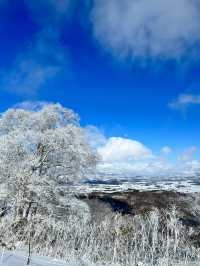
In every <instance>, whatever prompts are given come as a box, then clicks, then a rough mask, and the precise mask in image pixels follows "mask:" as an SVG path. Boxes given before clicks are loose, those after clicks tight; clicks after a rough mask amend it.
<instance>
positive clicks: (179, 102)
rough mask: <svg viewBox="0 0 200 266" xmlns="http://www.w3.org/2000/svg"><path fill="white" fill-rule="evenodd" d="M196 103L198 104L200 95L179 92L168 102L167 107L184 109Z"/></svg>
mask: <svg viewBox="0 0 200 266" xmlns="http://www.w3.org/2000/svg"><path fill="white" fill-rule="evenodd" d="M198 104H200V95H195V94H180V95H179V96H178V98H177V99H176V100H174V101H172V102H171V103H169V107H170V108H172V109H176V110H180V111H184V110H186V108H188V107H189V106H190V105H198Z"/></svg>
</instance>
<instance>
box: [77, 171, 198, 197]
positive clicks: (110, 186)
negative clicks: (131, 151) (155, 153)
mask: <svg viewBox="0 0 200 266" xmlns="http://www.w3.org/2000/svg"><path fill="white" fill-rule="evenodd" d="M199 180H200V177H199V175H198V176H189V177H188V176H185V177H183V176H174V177H163V176H162V177H152V176H151V177H149V176H148V177H144V176H143V177H141V176H136V177H130V176H127V177H124V178H121V177H120V176H117V175H110V176H100V177H98V178H97V179H89V180H87V181H86V182H84V183H83V184H82V185H80V186H77V187H76V188H75V189H76V190H77V191H79V192H86V193H87V192H97V191H98V192H107V193H109V192H110V193H112V192H119V191H127V190H139V191H155V190H164V191H177V192H183V193H200V181H199Z"/></svg>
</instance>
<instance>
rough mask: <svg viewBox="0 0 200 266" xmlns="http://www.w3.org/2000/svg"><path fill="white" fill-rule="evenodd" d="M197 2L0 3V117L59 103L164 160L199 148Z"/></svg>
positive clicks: (50, 0)
mask: <svg viewBox="0 0 200 266" xmlns="http://www.w3.org/2000/svg"><path fill="white" fill-rule="evenodd" d="M199 25H200V7H199V4H198V1H193V2H191V1H189V0H185V1H181V0H177V1H176V3H174V2H173V1H172V0H169V1H168V3H165V4H162V1H161V0H152V5H151V6H149V4H148V1H147V0H142V1H141V2H140V3H139V4H138V1H136V0H132V1H128V0H124V1H123V3H122V2H120V1H119V0H110V1H109V2H108V1H105V0H102V1H98V0H96V1H95V0H93V1H92V0H91V1H89V0H87V1H79V0H76V1H70V0H57V1H56V0H41V1H32V0H30V1H28V0H27V1H26V0H24V1H23V0H12V1H11V0H10V1H9V0H0V36H1V41H0V59H1V60H0V99H1V106H0V110H1V111H4V110H6V109H7V108H9V107H11V106H13V105H15V104H16V103H19V102H23V101H47V102H60V103H61V104H62V105H64V106H66V107H70V108H72V109H74V110H75V111H76V112H78V113H79V114H80V116H81V118H82V120H81V121H82V125H84V126H87V125H94V126H96V127H97V128H99V129H100V131H101V132H103V133H104V135H105V136H106V138H110V137H121V138H127V139H132V140H137V141H138V142H141V143H143V144H144V145H145V146H147V147H148V148H149V149H151V150H152V151H153V153H154V154H159V153H160V150H161V149H162V148H163V147H165V146H169V147H170V149H171V150H173V152H172V153H171V152H170V156H169V157H170V159H174V158H176V157H177V156H179V155H180V154H181V153H184V152H185V151H186V150H188V149H189V150H191V147H195V149H194V150H195V152H194V154H193V152H192V153H191V157H193V159H195V158H198V157H199V154H198V149H199V147H200V139H199V135H200V123H199V115H200V92H199V84H200V74H199V69H200V60H199V56H200V26H199Z"/></svg>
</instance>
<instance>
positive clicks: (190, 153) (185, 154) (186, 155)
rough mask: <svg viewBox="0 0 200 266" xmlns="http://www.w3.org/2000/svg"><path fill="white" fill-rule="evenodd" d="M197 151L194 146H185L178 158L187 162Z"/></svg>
mask: <svg viewBox="0 0 200 266" xmlns="http://www.w3.org/2000/svg"><path fill="white" fill-rule="evenodd" d="M197 151H198V148H197V147H195V146H191V147H189V148H187V149H186V150H185V151H184V152H183V153H182V154H181V155H180V156H179V157H178V159H179V160H180V161H182V162H188V161H190V160H191V159H192V157H193V155H194V154H195V153H196V152H197Z"/></svg>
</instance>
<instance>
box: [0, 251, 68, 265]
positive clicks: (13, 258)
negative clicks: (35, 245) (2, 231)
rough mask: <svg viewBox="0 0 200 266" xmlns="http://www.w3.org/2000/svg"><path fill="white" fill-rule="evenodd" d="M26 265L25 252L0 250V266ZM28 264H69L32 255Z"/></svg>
mask: <svg viewBox="0 0 200 266" xmlns="http://www.w3.org/2000/svg"><path fill="white" fill-rule="evenodd" d="M25 265H27V255H26V253H25V252H21V251H17V252H11V251H5V252H3V251H2V252H0V266H25ZM29 265H30V266H69V265H67V264H66V263H64V262H62V261H60V260H56V259H52V258H48V257H39V256H33V257H32V258H31V263H30V264H29ZM70 266H73V265H70Z"/></svg>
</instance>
